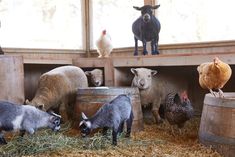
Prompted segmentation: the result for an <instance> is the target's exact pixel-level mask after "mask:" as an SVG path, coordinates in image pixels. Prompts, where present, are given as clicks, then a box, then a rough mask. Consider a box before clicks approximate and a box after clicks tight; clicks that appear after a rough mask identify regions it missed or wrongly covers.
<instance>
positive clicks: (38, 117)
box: [0, 101, 61, 144]
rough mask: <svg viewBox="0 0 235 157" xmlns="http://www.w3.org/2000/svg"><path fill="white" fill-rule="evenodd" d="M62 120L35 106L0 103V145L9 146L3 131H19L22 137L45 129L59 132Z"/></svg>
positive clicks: (58, 116)
mask: <svg viewBox="0 0 235 157" xmlns="http://www.w3.org/2000/svg"><path fill="white" fill-rule="evenodd" d="M60 119H61V116H60V115H57V114H55V113H47V112H44V111H41V110H39V109H37V108H36V107H34V106H30V105H17V104H14V103H10V102H6V101H0V144H7V142H6V140H5V138H4V132H3V131H18V130H19V131H20V135H21V136H23V135H24V134H25V132H28V133H29V134H33V133H34V132H35V131H36V130H37V129H39V128H45V127H49V128H51V129H52V130H53V131H58V130H59V129H60Z"/></svg>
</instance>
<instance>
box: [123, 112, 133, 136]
mask: <svg viewBox="0 0 235 157" xmlns="http://www.w3.org/2000/svg"><path fill="white" fill-rule="evenodd" d="M133 118H134V115H133V112H132V111H131V115H130V118H129V119H127V121H126V130H127V131H126V136H125V137H130V135H131V127H132V122H133Z"/></svg>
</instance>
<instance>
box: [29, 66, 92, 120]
mask: <svg viewBox="0 0 235 157" xmlns="http://www.w3.org/2000/svg"><path fill="white" fill-rule="evenodd" d="M78 87H88V81H87V77H86V75H85V73H84V72H83V70H82V69H81V68H79V67H76V66H62V67H58V68H55V69H53V70H51V71H49V72H47V73H44V74H43V75H41V77H40V78H39V82H38V89H37V91H36V95H35V97H34V98H33V99H32V100H31V102H29V101H26V104H30V105H33V106H36V107H38V108H41V109H43V110H44V111H48V110H57V111H58V110H59V113H60V114H61V115H62V119H63V120H64V121H67V120H68V119H72V118H73V107H74V104H75V101H76V92H77V88H78Z"/></svg>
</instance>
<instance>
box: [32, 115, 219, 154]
mask: <svg viewBox="0 0 235 157" xmlns="http://www.w3.org/2000/svg"><path fill="white" fill-rule="evenodd" d="M199 123H200V119H199V118H194V119H192V120H190V121H188V122H187V123H186V125H185V127H184V128H183V129H182V130H181V132H180V131H179V130H178V129H177V128H176V127H175V128H174V129H173V130H174V131H173V132H172V129H171V127H170V126H169V124H168V123H167V122H165V123H164V124H162V125H160V126H157V125H145V126H144V127H145V129H144V131H141V132H137V133H133V134H132V137H131V139H126V138H124V137H119V139H118V146H115V147H114V146H111V145H110V146H109V147H106V148H104V149H95V150H93V149H76V148H75V149H74V148H71V149H68V148H66V149H61V150H55V151H51V152H44V153H42V154H38V155H32V156H38V157H47V156H48V157H49V156H50V157H57V156H63V157H76V156H79V157H101V156H102V157H106V156H107V157H116V156H117V157H124V156H137V157H155V156H156V157H158V156H159V157H220V156H221V155H220V154H218V153H217V152H215V151H213V150H211V149H210V148H206V147H204V146H202V145H201V144H199V142H198V128H199ZM77 133H78V132H77V131H75V130H69V131H68V132H67V133H66V134H67V135H69V136H74V135H77ZM110 142H111V140H110ZM110 144H111V143H110Z"/></svg>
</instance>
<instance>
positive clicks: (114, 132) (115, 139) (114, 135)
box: [112, 129, 118, 146]
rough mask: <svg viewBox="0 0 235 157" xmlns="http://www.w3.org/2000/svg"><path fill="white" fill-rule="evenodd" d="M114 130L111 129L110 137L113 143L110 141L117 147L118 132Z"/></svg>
mask: <svg viewBox="0 0 235 157" xmlns="http://www.w3.org/2000/svg"><path fill="white" fill-rule="evenodd" d="M115 130H116V129H113V132H112V136H113V141H112V144H113V145H114V146H116V145H117V134H118V131H115Z"/></svg>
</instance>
